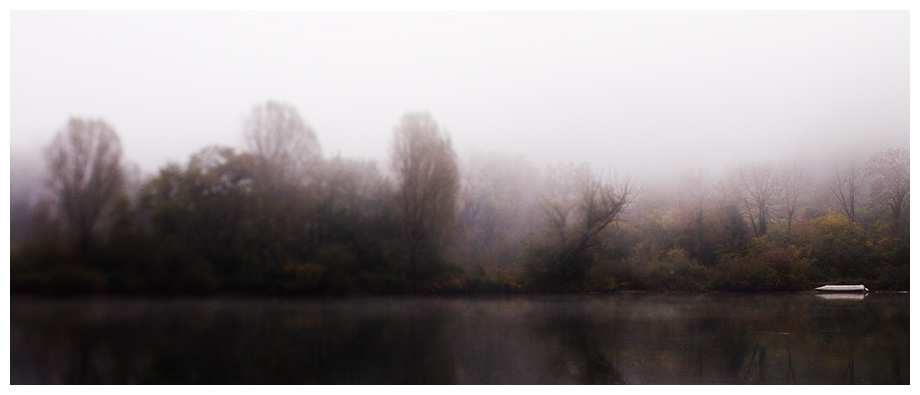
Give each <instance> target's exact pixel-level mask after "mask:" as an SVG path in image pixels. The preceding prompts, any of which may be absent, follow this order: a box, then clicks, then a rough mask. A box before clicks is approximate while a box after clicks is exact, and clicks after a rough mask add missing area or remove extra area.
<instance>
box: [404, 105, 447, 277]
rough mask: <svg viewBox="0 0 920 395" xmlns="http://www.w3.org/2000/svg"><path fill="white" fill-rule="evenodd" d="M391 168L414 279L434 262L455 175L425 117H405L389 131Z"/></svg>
mask: <svg viewBox="0 0 920 395" xmlns="http://www.w3.org/2000/svg"><path fill="white" fill-rule="evenodd" d="M392 167H393V170H394V171H395V172H396V177H397V182H398V184H399V193H398V203H399V215H400V224H401V227H402V233H403V238H404V240H405V246H406V252H407V254H408V259H409V273H410V275H412V276H413V277H418V276H419V275H421V274H423V273H424V272H425V269H429V268H430V265H431V264H433V263H435V261H436V260H438V259H439V258H440V257H439V254H440V253H441V251H439V248H438V247H439V246H442V245H444V243H445V242H446V238H447V237H448V236H449V233H450V232H449V229H450V228H451V227H452V224H453V221H454V217H455V215H456V211H457V207H456V206H457V193H458V191H459V189H460V183H459V180H460V175H459V170H458V169H457V159H456V154H455V153H454V150H453V148H451V141H450V137H448V136H447V135H446V134H444V133H442V132H441V130H440V129H439V128H438V124H437V122H435V120H434V119H433V118H432V117H431V115H429V114H427V113H410V114H406V115H405V116H403V117H402V120H401V121H400V123H399V125H397V126H396V128H395V131H394V135H393V151H392ZM423 265H427V266H428V267H423Z"/></svg>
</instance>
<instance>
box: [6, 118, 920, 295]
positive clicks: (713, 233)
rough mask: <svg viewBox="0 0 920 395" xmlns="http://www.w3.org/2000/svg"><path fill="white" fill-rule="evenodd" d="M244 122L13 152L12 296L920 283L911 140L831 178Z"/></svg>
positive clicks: (433, 131)
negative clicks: (375, 143)
mask: <svg viewBox="0 0 920 395" xmlns="http://www.w3.org/2000/svg"><path fill="white" fill-rule="evenodd" d="M244 119H245V121H244V122H243V123H242V128H241V134H242V135H243V136H244V137H245V141H246V144H245V148H244V149H238V148H234V147H228V146H219V145H210V146H206V147H204V148H202V149H201V150H199V151H198V152H197V153H195V154H193V155H192V156H191V157H190V158H189V159H188V160H187V161H185V162H180V163H171V164H168V165H166V166H165V167H163V168H161V169H160V170H159V171H158V172H157V173H156V174H154V175H139V174H138V171H137V170H136V168H135V167H133V166H131V164H130V162H126V161H125V160H124V159H123V158H122V156H121V145H120V139H119V137H118V134H117V132H116V131H115V130H114V129H113V128H112V127H111V126H109V124H108V123H106V122H105V121H103V120H84V119H79V118H73V119H71V120H70V121H69V122H68V123H67V124H66V125H65V127H63V128H62V129H60V131H59V132H58V134H57V135H56V137H55V138H54V139H53V140H52V141H51V142H50V143H49V144H48V146H47V148H46V150H45V157H44V160H43V162H44V163H43V165H44V167H45V170H44V171H43V172H36V171H32V172H29V171H28V170H27V169H28V167H22V165H20V164H21V163H23V162H24V161H27V160H26V158H22V159H18V161H17V160H16V158H14V162H13V163H14V164H17V165H19V166H14V172H13V175H14V187H13V188H12V191H13V192H14V193H13V194H12V196H11V197H12V202H11V210H13V211H14V212H15V215H14V218H13V219H14V221H13V225H14V226H15V227H17V228H16V231H15V232H13V235H12V236H13V237H12V247H13V248H12V261H11V262H12V265H13V266H12V271H13V288H14V290H18V291H31V292H98V291H107V292H129V293H141V294H153V293H170V294H171V293H211V292H217V291H224V292H238V291H246V292H269V293H281V294H302V293H334V294H341V293H391V292H423V293H443V292H512V293H513V292H559V291H563V292H584V291H615V290H633V289H635V290H683V291H687V290H734V291H766V290H787V291H788V290H806V289H810V288H811V287H813V286H815V285H816V284H821V283H831V282H856V283H865V284H869V285H870V286H871V287H873V288H877V289H895V290H903V289H909V276H908V273H909V251H910V247H909V234H910V225H909V218H910V216H909V211H910V195H909V193H910V189H909V188H910V182H909V180H910V176H909V174H910V154H909V150H908V149H907V148H905V147H894V148H890V149H888V150H884V151H879V152H876V153H874V154H872V155H870V156H867V157H865V158H863V159H862V160H860V161H848V162H845V163H839V164H837V165H835V166H833V167H832V168H833V169H834V170H833V171H832V172H828V171H827V170H825V169H815V168H813V167H809V166H807V165H803V164H801V163H774V162H765V163H764V162H749V163H740V164H736V165H733V166H730V167H728V168H727V169H726V170H725V171H724V172H723V173H722V174H721V175H713V174H711V173H709V172H707V171H705V170H702V169H686V170H685V171H684V172H683V173H682V176H681V178H680V181H678V182H674V183H670V184H669V183H663V182H652V183H649V182H643V181H642V180H637V179H635V178H633V177H631V176H630V175H628V174H622V173H619V172H617V171H615V170H614V169H604V168H598V167H596V166H592V165H591V164H590V163H587V162H582V163H573V162H561V163H558V164H556V165H553V166H547V167H544V168H542V169H541V168H539V167H537V166H535V165H534V164H532V163H531V162H530V161H529V160H527V158H526V157H524V156H521V155H514V154H509V153H503V152H496V151H491V152H483V151H468V152H467V153H465V154H462V155H457V153H456V152H455V151H454V149H453V147H452V139H451V137H450V135H449V133H448V132H446V131H444V130H442V129H441V127H440V125H439V123H438V122H437V120H436V119H435V118H434V117H433V116H432V114H430V113H407V114H406V115H404V116H403V117H402V118H401V119H400V120H399V121H398V122H397V123H396V124H395V126H394V128H393V134H392V150H391V158H390V161H389V166H387V165H386V164H377V163H374V162H373V161H363V160H356V159H349V158H345V157H342V156H341V155H336V156H332V157H329V156H326V155H324V154H323V153H322V151H321V149H320V147H321V144H320V142H319V138H318V137H319V136H321V134H318V133H316V132H314V131H313V129H312V128H310V127H309V126H308V123H307V122H306V121H305V120H304V119H303V118H302V117H301V115H300V113H299V112H298V110H297V109H296V108H294V107H293V106H291V105H288V104H284V103H280V102H274V101H269V102H267V103H265V104H263V105H257V106H255V107H253V108H252V110H251V111H250V114H249V116H247V117H245V118H244ZM132 169H133V170H132ZM16 180H20V181H19V183H18V184H17V183H16V182H15V181H16ZM39 182H43V183H44V185H38V184H37V183H39Z"/></svg>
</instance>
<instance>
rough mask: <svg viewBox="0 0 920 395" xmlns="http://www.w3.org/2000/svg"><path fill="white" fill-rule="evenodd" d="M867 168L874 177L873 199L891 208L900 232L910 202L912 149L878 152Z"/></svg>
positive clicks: (897, 230) (894, 222)
mask: <svg viewBox="0 0 920 395" xmlns="http://www.w3.org/2000/svg"><path fill="white" fill-rule="evenodd" d="M867 170H868V173H869V176H871V177H872V184H871V187H870V188H871V189H870V196H871V199H872V201H873V202H875V203H876V204H878V205H883V206H886V207H887V208H889V209H891V223H892V225H893V229H894V231H896V232H899V231H900V230H901V217H902V213H903V208H904V206H905V205H906V204H909V203H910V151H909V150H908V149H907V148H893V149H889V150H887V151H883V152H878V153H876V154H874V155H872V157H871V158H870V159H869V164H868V167H867Z"/></svg>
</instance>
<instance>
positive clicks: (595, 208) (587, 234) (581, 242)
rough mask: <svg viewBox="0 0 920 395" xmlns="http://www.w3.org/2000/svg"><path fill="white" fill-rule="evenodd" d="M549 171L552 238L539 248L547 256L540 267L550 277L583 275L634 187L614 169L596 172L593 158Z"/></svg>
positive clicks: (546, 212) (547, 215)
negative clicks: (590, 162)
mask: <svg viewBox="0 0 920 395" xmlns="http://www.w3.org/2000/svg"><path fill="white" fill-rule="evenodd" d="M548 175H549V178H550V184H551V185H550V186H549V188H548V189H549V190H548V191H547V192H548V194H547V195H546V196H544V198H543V212H544V215H545V218H546V220H547V225H548V226H547V235H546V241H547V242H548V243H547V245H543V246H540V248H538V253H540V254H543V255H544V256H542V257H538V259H537V262H536V263H537V267H536V269H537V271H538V273H540V275H541V276H543V277H544V280H549V281H555V282H562V283H568V282H572V281H578V280H581V279H584V278H585V276H587V274H588V272H589V271H590V270H591V267H592V264H593V263H592V260H593V258H592V256H591V252H592V251H593V250H594V249H595V248H596V247H598V246H599V245H600V244H601V242H602V238H601V234H602V232H603V231H604V230H606V229H607V228H608V226H609V225H610V224H612V223H614V222H615V221H616V220H617V219H618V218H619V216H620V214H621V213H622V212H623V210H624V209H625V208H626V206H627V205H628V204H629V203H630V201H631V199H632V195H633V191H632V188H631V187H630V184H629V182H628V181H626V182H622V183H620V182H617V181H616V180H615V179H614V177H612V176H611V175H610V174H609V173H608V174H597V175H596V174H594V173H593V172H592V171H591V168H590V167H589V166H588V165H587V164H585V165H581V166H578V167H574V168H568V169H565V168H562V169H550V171H549V174H548ZM559 178H562V179H561V180H560V179H559Z"/></svg>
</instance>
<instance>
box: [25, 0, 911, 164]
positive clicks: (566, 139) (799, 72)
mask: <svg viewBox="0 0 920 395" xmlns="http://www.w3.org/2000/svg"><path fill="white" fill-rule="evenodd" d="M10 24H11V30H10V40H11V42H10V46H11V50H10V74H11V77H10V85H11V92H10V110H11V122H10V134H11V136H10V144H11V149H12V150H13V151H24V150H35V149H36V148H35V147H38V146H43V145H46V144H48V143H49V142H50V140H51V137H52V136H53V134H54V133H55V132H56V131H57V130H60V129H61V128H62V127H63V126H64V125H65V123H66V122H67V120H68V118H69V117H71V116H78V117H100V118H103V119H105V120H106V121H108V122H109V123H110V124H111V125H112V126H113V127H114V128H115V129H116V131H117V132H118V133H119V135H120V136H121V138H122V143H123V146H124V150H125V157H126V159H128V160H129V161H133V162H136V163H138V164H140V165H141V167H142V169H144V170H145V172H148V173H152V172H154V171H156V170H157V169H159V168H160V167H162V166H163V165H164V164H166V162H167V161H168V160H172V161H178V162H181V163H185V162H186V161H187V159H188V156H189V155H190V154H191V153H193V152H195V151H197V150H199V149H201V148H203V147H204V146H206V145H209V144H223V145H232V146H237V147H240V146H242V141H243V140H242V125H243V119H244V117H245V116H246V115H247V114H248V113H249V111H250V110H251V109H252V107H253V106H255V105H257V104H261V103H264V102H265V101H267V100H277V101H282V102H286V103H289V104H291V105H293V106H295V107H296V108H297V109H298V110H299V112H300V114H301V116H302V117H303V118H304V119H305V120H306V121H307V122H308V123H309V124H310V125H311V126H312V127H313V128H314V130H315V131H316V133H317V135H318V137H319V140H320V144H321V145H322V148H323V153H324V154H325V155H326V156H327V157H328V156H330V155H334V154H336V153H341V154H342V155H343V156H345V157H349V158H372V159H376V160H378V161H382V160H385V159H386V158H387V157H388V153H389V149H390V144H391V140H392V133H393V127H394V126H395V125H396V124H397V122H398V121H399V118H400V117H401V116H402V115H403V114H404V113H406V112H409V111H428V112H430V113H431V114H432V116H433V117H434V118H435V119H437V120H438V122H439V123H440V124H441V125H442V126H443V127H444V128H446V129H447V130H448V131H449V133H450V135H451V137H452V139H453V142H454V147H455V150H456V151H457V152H458V153H459V154H461V155H462V154H464V153H465V152H467V151H468V150H469V149H471V148H475V149H478V150H483V151H485V150H501V151H506V152H510V153H519V154H523V155H525V156H526V157H527V158H528V159H530V160H531V161H532V162H533V163H534V164H536V165H538V166H542V165H545V164H549V163H554V162H557V161H575V162H578V161H583V160H587V161H591V162H593V163H595V164H597V165H601V166H610V167H613V168H615V169H617V170H618V171H620V172H623V173H627V174H629V175H631V176H633V177H635V176H638V177H643V176H654V175H668V174H674V173H679V172H682V171H684V170H689V169H692V168H695V167H703V168H708V169H712V170H720V169H721V168H723V167H724V166H726V165H729V164H732V163H737V162H752V161H758V162H759V161H773V162H783V161H787V160H792V159H800V160H808V159H812V160H814V159H825V158H830V157H834V158H836V157H838V156H846V155H853V154H857V155H863V154H865V155H868V154H869V153H871V152H874V151H877V150H881V149H887V148H891V147H896V146H908V144H909V120H910V112H909V97H910V96H909V93H910V92H909V76H910V70H909V27H910V26H909V14H908V12H664V11H658V12H558V11H551V12H396V11H391V12H12V13H11V16H10Z"/></svg>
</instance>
